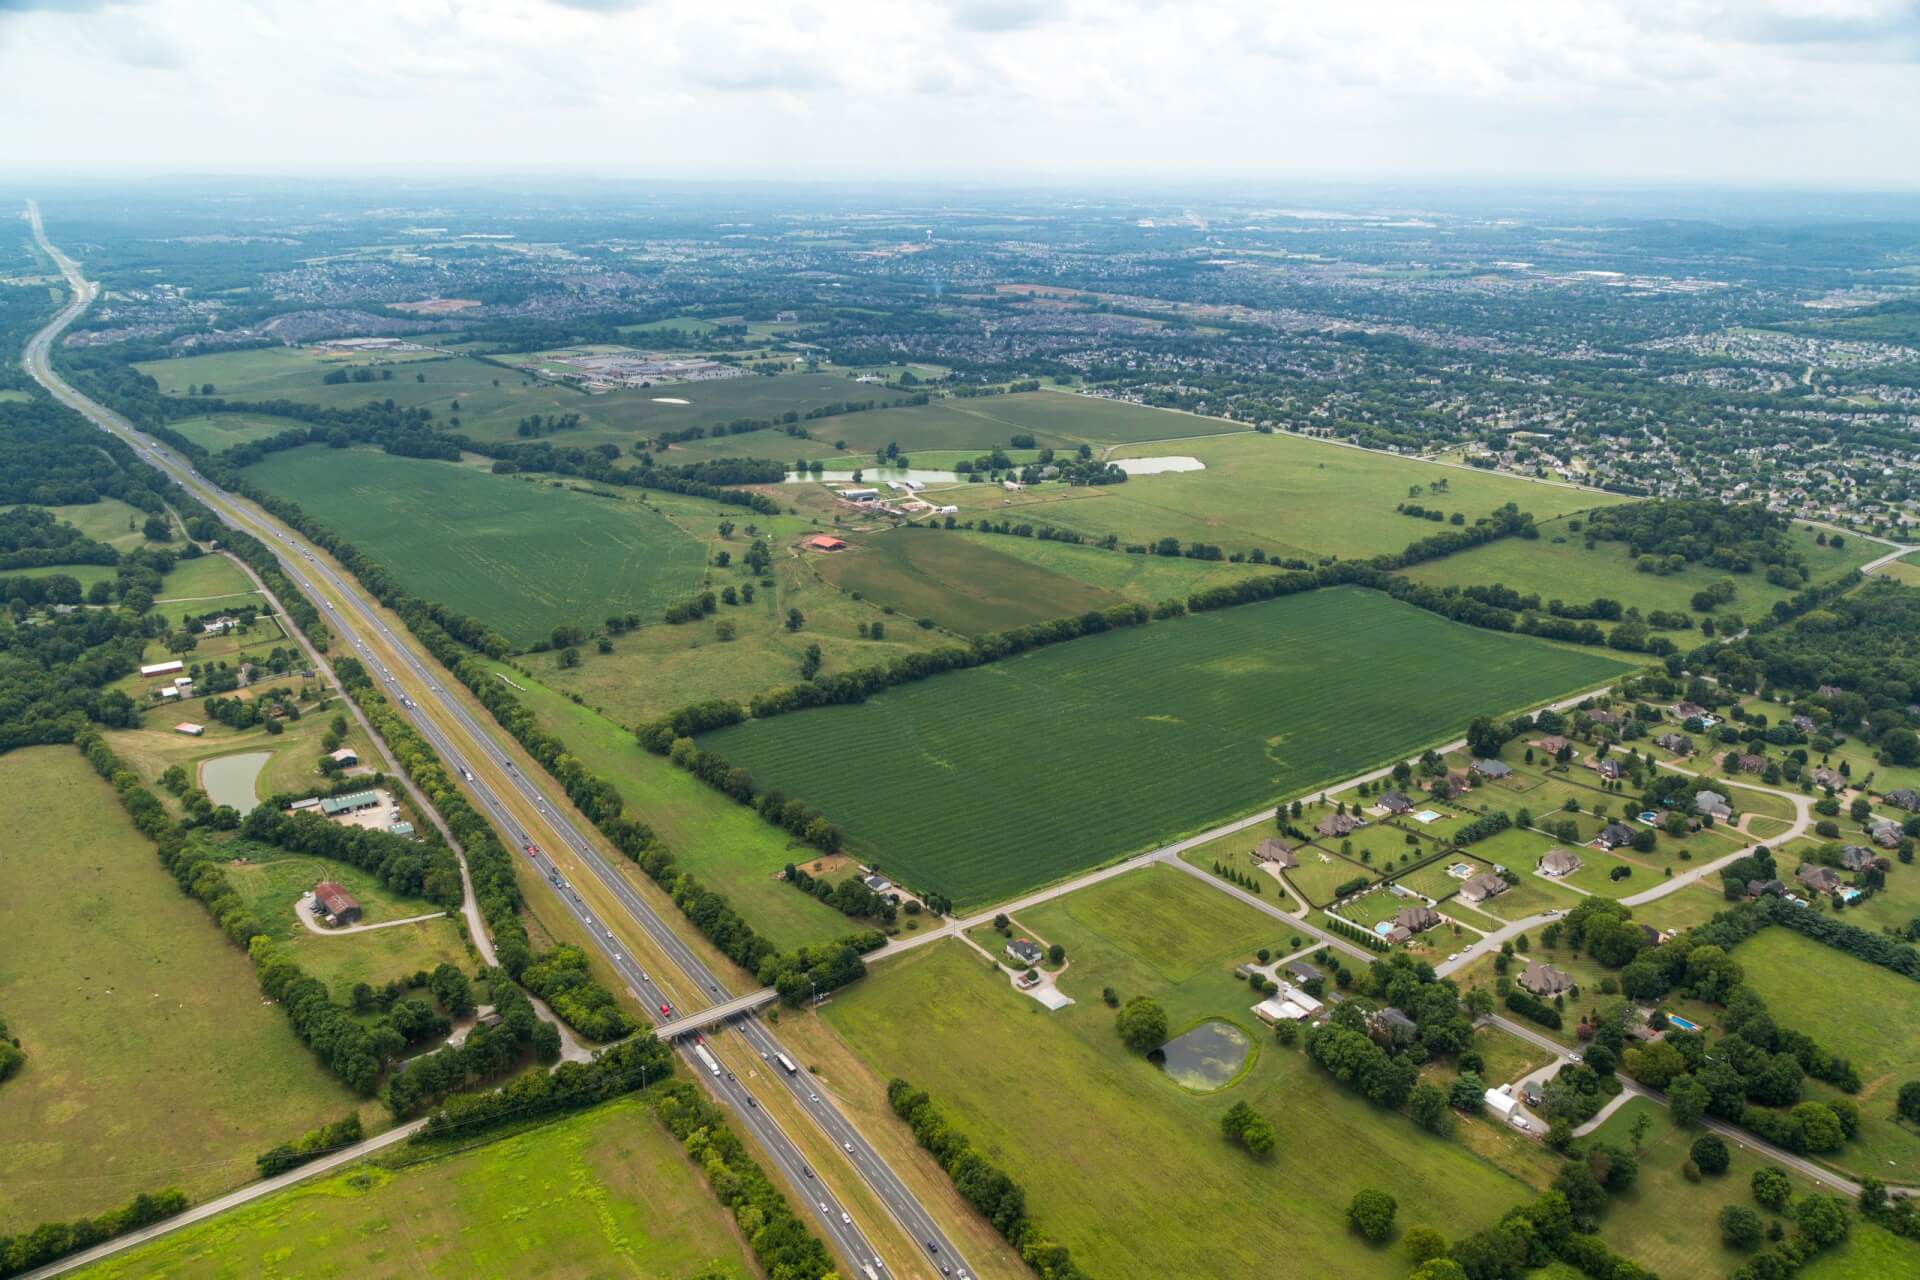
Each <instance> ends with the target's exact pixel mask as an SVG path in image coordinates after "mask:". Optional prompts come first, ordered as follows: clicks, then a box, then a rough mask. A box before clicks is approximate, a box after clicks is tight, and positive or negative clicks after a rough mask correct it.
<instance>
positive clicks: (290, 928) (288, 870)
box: [227, 841, 441, 942]
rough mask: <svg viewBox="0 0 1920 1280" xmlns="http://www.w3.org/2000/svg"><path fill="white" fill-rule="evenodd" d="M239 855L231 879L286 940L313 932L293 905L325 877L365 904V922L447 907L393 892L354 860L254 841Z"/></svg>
mask: <svg viewBox="0 0 1920 1280" xmlns="http://www.w3.org/2000/svg"><path fill="white" fill-rule="evenodd" d="M233 853H234V855H235V856H236V857H237V858H242V859H244V861H235V862H230V863H228V865H227V883H229V884H231V885H232V886H233V887H234V891H235V892H237V893H238V894H239V895H240V896H241V897H242V898H243V899H245V900H246V902H247V904H248V905H249V906H251V907H252V908H253V910H254V914H255V916H256V917H257V918H258V919H259V921H260V923H261V925H262V926H263V928H264V930H265V931H266V932H267V933H268V934H269V935H270V936H273V937H277V938H280V939H292V938H299V937H301V936H303V935H305V934H306V933H307V929H306V926H305V925H302V924H301V923H300V922H299V920H298V919H296V918H295V916H294V910H293V904H294V903H295V902H297V901H299V899H300V898H301V897H302V896H303V895H304V894H307V893H309V892H311V891H312V889H313V886H314V885H316V884H318V883H320V882H321V881H322V880H331V881H333V882H334V883H336V884H338V885H340V886H341V887H342V888H344V889H345V890H346V891H347V892H348V893H350V894H352V895H353V896H354V898H355V900H357V901H358V902H359V903H360V923H361V924H378V923H380V922H381V921H383V920H404V919H406V918H407V917H408V916H419V915H427V914H430V913H432V912H435V911H439V910H441V908H439V907H436V906H435V905H434V904H433V903H431V902H428V901H426V900H425V899H424V898H408V897H403V896H401V895H399V894H395V893H393V892H391V891H389V890H388V889H386V888H385V887H384V886H382V885H381V883H380V882H379V881H378V880H376V879H375V878H374V877H373V876H372V875H370V874H368V873H367V872H365V871H362V870H360V868H358V867H356V866H353V865H352V864H350V863H345V862H332V861H329V860H327V859H324V858H310V857H306V856H304V855H300V854H289V853H287V852H286V851H284V850H282V849H276V848H273V847H272V846H271V845H252V844H250V843H248V842H245V841H240V842H237V843H235V845H234V847H233ZM400 932H404V930H401V931H400ZM338 940H339V939H334V938H329V939H327V941H329V942H334V941H338Z"/></svg>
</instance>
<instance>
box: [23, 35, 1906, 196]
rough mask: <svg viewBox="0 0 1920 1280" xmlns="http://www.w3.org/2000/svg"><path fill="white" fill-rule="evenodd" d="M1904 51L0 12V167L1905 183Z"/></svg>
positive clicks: (1893, 47) (1846, 39)
mask: <svg viewBox="0 0 1920 1280" xmlns="http://www.w3.org/2000/svg"><path fill="white" fill-rule="evenodd" d="M1916 62H1920V6H1916V5H1915V4H1913V3H1911V2H1907V0H1534V3H1531V4H1527V5H1520V6H1515V5H1507V4H1496V3H1486V2H1483V0H1343V3H1341V4H1338V5H1305V4H1289V5H1276V4H1273V3H1271V0H1189V2H1187V3H1171V2H1167V3H1161V2H1158V0H834V2H833V3H818V2H817V0H815V2H814V3H811V4H808V3H802V4H795V5H768V4H766V3H764V0H644V2H640V0H405V2H404V3H403V2H399V0H330V2H329V3H328V4H326V5H314V4H312V3H309V2H308V0H255V2H254V3H249V4H244V5H235V4H233V3H231V0H144V2H138V0H0V118H4V119H7V120H10V121H17V122H23V123H22V125H21V126H20V127H16V128H14V129H11V130H8V131H5V133H4V135H0V166H4V167H6V168H9V169H15V170H34V169H39V168H49V169H60V170H67V169H71V168H73V167H75V166H76V165H80V166H84V167H86V168H88V169H90V170H93V171H97V172H115V171H119V170H123V169H138V170H141V171H147V170H153V169H161V170H166V169H187V168H190V169H194V170H198V171H206V170H207V169H209V168H217V167H229V168H235V169H248V168H270V169H275V170H306V169H312V168H343V167H355V166H371V165H395V164H398V165H407V166H411V167H416V168H430V167H434V166H446V167H466V168H491V169H514V168H525V167H530V166H540V167H566V168H592V169H606V170H615V171H622V172H633V171H640V172H661V173H672V174H676V175H689V174H714V175H720V176H766V177H775V178H778V177H790V176H808V177H828V178H835V177H851V178H861V177H917V176H924V175H938V176H955V177H965V178H968V179H983V178H984V179H992V178H995V177H1005V178H1008V179H1016V180H1027V179H1031V178H1043V179H1044V178H1052V179H1060V180H1072V179H1075V178H1078V177H1086V176H1114V177H1160V176H1185V175H1200V174H1219V175H1233V176H1238V177H1246V178H1259V177H1268V178H1281V177H1285V176H1289V175H1297V174H1307V175H1313V176H1336V175H1343V174H1347V175H1353V176H1356V177H1368V176H1378V175H1389V174H1435V173H1437V174H1448V175H1458V176H1463V177H1498V176H1510V177H1517V178H1526V177H1535V176H1548V177H1551V176H1618V177H1628V178H1669V177H1671V178H1682V179H1712V178H1727V179H1754V180H1770V179H1794V178H1807V179H1815V180H1829V181H1855V182H1869V183H1876V184H1899V185H1912V184H1914V183H1915V182H1916V181H1920V150H1916V149H1915V148H1913V147H1911V145H1909V144H1908V142H1907V139H1906V138H1905V133H1906V131H1907V130H1908V129H1909V128H1910V122H1911V121H1912V120H1914V119H1916V118H1920V68H1917V67H1916V65H1915V64H1916ZM876 157H885V158H886V159H887V161H888V163H887V164H886V165H885V167H884V168H876V167H875V164H874V160H875V158H876Z"/></svg>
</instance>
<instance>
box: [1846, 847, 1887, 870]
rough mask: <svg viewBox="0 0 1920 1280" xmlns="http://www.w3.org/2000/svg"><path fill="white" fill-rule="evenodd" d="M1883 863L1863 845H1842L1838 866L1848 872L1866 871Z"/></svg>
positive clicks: (1879, 857) (1882, 860)
mask: <svg viewBox="0 0 1920 1280" xmlns="http://www.w3.org/2000/svg"><path fill="white" fill-rule="evenodd" d="M1885 861H1886V860H1885V859H1884V858H1882V857H1881V856H1880V855H1879V854H1877V853H1875V852H1874V851H1873V850H1871V849H1869V848H1867V846H1865V845H1863V844H1850V845H1844V846H1842V847H1841V850H1840V865H1841V866H1843V867H1845V868H1846V869H1847V870H1849V871H1866V870H1868V869H1870V868H1872V867H1874V866H1876V865H1879V864H1882V863H1884V862H1885Z"/></svg>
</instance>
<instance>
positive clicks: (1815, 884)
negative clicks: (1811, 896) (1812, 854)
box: [1793, 862, 1840, 893]
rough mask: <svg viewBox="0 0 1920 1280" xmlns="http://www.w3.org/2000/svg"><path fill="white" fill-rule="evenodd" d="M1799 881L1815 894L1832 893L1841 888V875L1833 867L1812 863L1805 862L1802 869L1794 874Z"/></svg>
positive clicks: (1801, 866) (1801, 865)
mask: <svg viewBox="0 0 1920 1280" xmlns="http://www.w3.org/2000/svg"><path fill="white" fill-rule="evenodd" d="M1793 878H1794V879H1795V880H1798V881H1799V882H1800V883H1801V884H1803V885H1805V886H1806V887H1807V888H1809V889H1811V890H1813V892H1815V893H1832V892H1833V891H1834V890H1835V889H1838V888H1839V887H1840V875H1839V873H1838V872H1836V871H1835V870H1834V869H1833V868H1832V867H1822V866H1819V865H1817V864H1815V863H1812V862H1803V863H1801V864H1800V869H1799V870H1798V871H1796V872H1794V873H1793Z"/></svg>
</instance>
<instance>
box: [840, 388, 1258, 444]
mask: <svg viewBox="0 0 1920 1280" xmlns="http://www.w3.org/2000/svg"><path fill="white" fill-rule="evenodd" d="M894 394H897V393H894V392H881V393H880V398H881V399H885V398H887V397H889V396H891V395H894ZM850 398H851V397H850ZM807 426H808V430H809V434H811V435H812V436H814V438H816V439H819V440H825V441H837V440H845V441H846V442H847V447H848V449H850V450H852V451H853V452H856V453H871V452H873V451H875V450H877V449H883V448H885V447H886V446H887V445H889V444H898V445H899V446H900V448H901V450H902V451H903V452H905V453H906V454H907V455H908V456H909V457H911V456H913V455H914V454H915V453H916V452H918V451H919V450H922V449H974V450H978V451H979V452H981V453H985V452H986V451H987V450H988V449H991V448H992V447H993V446H994V445H1002V446H1004V445H1007V444H1009V443H1010V442H1011V441H1012V439H1013V437H1014V436H1016V435H1030V436H1032V437H1033V440H1034V443H1035V444H1036V445H1038V446H1041V447H1052V448H1056V449H1068V448H1077V447H1078V446H1080V445H1082V444H1091V445H1094V446H1096V447H1097V446H1100V445H1117V444H1128V443H1131V442H1134V441H1144V440H1167V439H1174V438H1184V437H1188V436H1210V435H1219V434H1221V433H1224V432H1229V431H1232V432H1244V431H1246V430H1247V429H1246V428H1245V427H1244V426H1242V425H1241V424H1239V423H1236V422H1229V421H1227V420H1226V419H1224V418H1203V417H1198V416H1196V415H1194V414H1190V413H1168V412H1166V411H1164V410H1161V409H1150V408H1147V407H1146V406H1144V405H1137V404H1128V403H1127V402H1125V401H1123V400H1109V399H1106V398H1104V397H1100V396H1083V395H1073V394H1068V393H1065V392H1057V391H1029V392H1022V393H1021V394H1019V395H1010V396H981V397H979V398H977V399H969V400H960V399H947V400H936V401H934V402H933V403H932V404H926V405H914V406H910V407H907V408H900V409H882V410H875V411H872V412H869V413H856V414H849V415H847V416H846V417H842V418H830V419H827V420H825V421H818V422H813V423H809V424H807ZM1181 452H1185V449H1184V448H1183V449H1182V450H1181Z"/></svg>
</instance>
